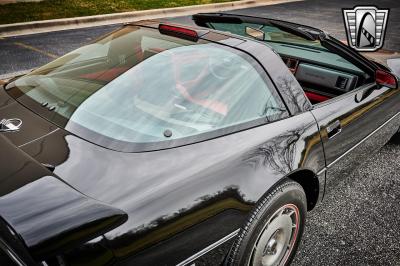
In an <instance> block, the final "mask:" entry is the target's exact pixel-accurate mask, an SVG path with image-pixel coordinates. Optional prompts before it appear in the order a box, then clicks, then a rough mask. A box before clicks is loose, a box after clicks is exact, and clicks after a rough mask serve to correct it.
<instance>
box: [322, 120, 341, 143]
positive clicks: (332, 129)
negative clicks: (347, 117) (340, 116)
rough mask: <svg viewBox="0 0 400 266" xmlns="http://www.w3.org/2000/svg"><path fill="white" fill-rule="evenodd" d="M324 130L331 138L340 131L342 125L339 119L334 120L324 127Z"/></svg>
mask: <svg viewBox="0 0 400 266" xmlns="http://www.w3.org/2000/svg"><path fill="white" fill-rule="evenodd" d="M326 132H327V133H328V138H329V139H332V138H333V137H335V136H336V135H337V134H339V133H340V132H342V125H341V124H340V121H339V120H336V121H335V122H333V123H332V124H330V125H329V126H327V127H326Z"/></svg>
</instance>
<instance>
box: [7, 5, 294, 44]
mask: <svg viewBox="0 0 400 266" xmlns="http://www.w3.org/2000/svg"><path fill="white" fill-rule="evenodd" d="M296 1H301V0H241V1H236V2H226V3H217V4H206V5H197V6H184V7H175V8H163V9H151V10H143V11H133V12H123V13H114V14H105V15H96V16H86V17H75V18H65V19H52V20H42V21H33V22H26V23H13V24H5V25H0V37H9V36H18V35H25V34H34V33H41V32H50V31H59V30H69V29H77V28H86V27H95V26H102V25H111V24H120V23H127V22H132V21H138V20H146V19H158V18H170V17H178V16H187V15H192V14H195V13H198V12H217V11H227V10H234V9H240V8H249V7H257V6H265V5H274V4H280V3H287V2H296Z"/></svg>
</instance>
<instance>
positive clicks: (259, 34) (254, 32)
mask: <svg viewBox="0 0 400 266" xmlns="http://www.w3.org/2000/svg"><path fill="white" fill-rule="evenodd" d="M246 34H247V35H249V36H251V37H253V38H255V39H257V40H260V41H264V40H265V32H263V31H262V30H258V29H254V28H252V27H246Z"/></svg>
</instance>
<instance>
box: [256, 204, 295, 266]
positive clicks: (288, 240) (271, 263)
mask: <svg viewBox="0 0 400 266" xmlns="http://www.w3.org/2000/svg"><path fill="white" fill-rule="evenodd" d="M299 221H300V215H299V209H298V208H297V207H296V206H295V205H293V204H287V205H284V206H282V207H281V208H279V209H278V210H277V211H276V212H275V213H274V214H273V215H272V216H271V218H270V219H269V220H268V221H267V223H266V224H265V226H264V228H263V229H262V231H261V233H260V234H259V236H258V238H257V241H256V242H255V244H254V247H253V250H252V253H251V257H250V260H249V263H248V266H281V265H285V263H286V261H287V259H288V258H289V256H290V253H291V251H292V249H293V246H294V243H295V242H296V239H297V235H298V231H299V226H300V224H299Z"/></svg>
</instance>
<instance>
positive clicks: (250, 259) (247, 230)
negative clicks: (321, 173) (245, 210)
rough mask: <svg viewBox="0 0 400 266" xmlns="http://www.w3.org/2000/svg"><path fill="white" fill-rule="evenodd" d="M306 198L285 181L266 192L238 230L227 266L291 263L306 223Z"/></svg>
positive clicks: (292, 183) (273, 265)
mask: <svg viewBox="0 0 400 266" xmlns="http://www.w3.org/2000/svg"><path fill="white" fill-rule="evenodd" d="M306 202H307V200H306V195H305V193H304V190H303V188H302V187H301V185H300V184H298V183H296V182H294V181H290V180H286V181H285V182H283V183H281V184H280V185H278V186H277V187H276V188H275V189H274V190H273V191H272V192H270V193H268V194H267V195H266V196H265V197H264V198H263V199H262V200H261V202H260V203H259V204H258V205H257V207H256V209H255V210H254V211H253V213H252V215H251V216H250V218H249V220H248V221H247V223H246V225H245V226H244V227H243V228H242V229H241V231H240V233H239V236H238V237H237V239H236V240H235V243H234V244H233V246H232V249H231V251H230V254H229V258H228V264H229V265H247V266H281V265H289V264H290V262H291V261H292V260H293V258H294V255H295V253H296V250H297V247H298V245H299V242H300V238H301V235H302V234H303V230H304V224H305V220H306V212H307V204H306Z"/></svg>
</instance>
